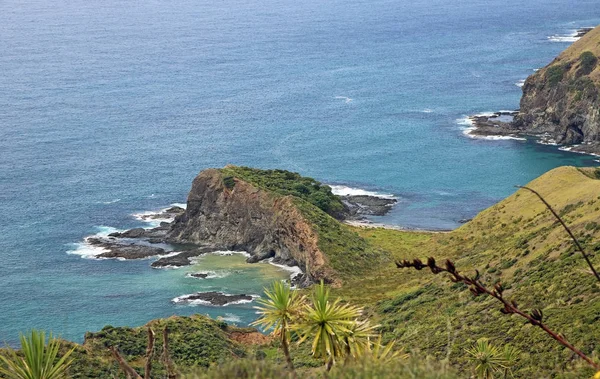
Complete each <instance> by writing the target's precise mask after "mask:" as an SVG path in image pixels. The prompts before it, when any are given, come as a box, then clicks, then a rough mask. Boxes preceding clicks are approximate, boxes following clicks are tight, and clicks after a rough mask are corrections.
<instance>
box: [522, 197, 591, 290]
mask: <svg viewBox="0 0 600 379" xmlns="http://www.w3.org/2000/svg"><path fill="white" fill-rule="evenodd" d="M515 187H517V188H522V189H525V190H527V191H529V192H532V193H533V194H534V195H536V196H537V197H538V198H539V199H540V200H541V201H542V203H544V205H545V206H546V208H548V209H549V210H550V212H552V214H553V215H554V217H556V219H557V220H558V222H560V224H561V225H562V226H563V228H564V229H565V230H566V231H567V233H569V236H570V237H571V239H572V240H573V242H574V243H575V246H576V247H577V250H579V252H581V255H583V257H584V258H585V261H586V262H587V264H588V266H590V269H591V270H592V272H593V273H594V276H595V277H596V279H598V281H599V282H600V275H598V272H597V271H596V269H595V268H594V265H593V264H592V262H591V261H590V258H589V257H588V255H587V254H586V252H585V250H583V247H582V246H581V244H580V243H579V241H578V240H577V238H575V235H574V234H573V232H571V229H569V227H568V226H567V224H565V222H564V221H563V220H562V218H561V217H560V216H559V215H558V213H556V211H555V210H554V209H553V208H552V207H551V206H550V204H548V202H547V201H546V200H545V199H544V198H543V197H542V195H540V194H539V192H537V191H536V190H533V189H531V188H529V187H524V186H515Z"/></svg>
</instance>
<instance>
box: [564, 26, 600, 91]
mask: <svg viewBox="0 0 600 379" xmlns="http://www.w3.org/2000/svg"><path fill="white" fill-rule="evenodd" d="M585 52H589V53H591V54H592V55H593V56H594V57H596V59H597V57H600V26H599V27H596V28H595V29H593V30H592V31H590V32H588V33H586V34H585V35H584V36H583V37H582V38H581V39H579V40H578V41H576V42H575V43H573V44H572V45H571V46H569V47H568V48H567V49H566V50H565V51H563V52H562V53H561V54H560V55H559V56H558V57H557V58H556V59H555V60H554V62H552V65H571V67H570V68H569V71H570V72H572V73H575V72H577V71H579V70H582V69H583V71H585V74H586V75H589V77H590V79H592V80H593V81H594V83H596V84H597V83H600V67H598V66H597V65H595V64H594V65H593V67H592V66H591V65H590V64H591V62H592V61H591V60H590V57H589V56H588V60H585V59H581V58H582V54H584V53H585ZM584 58H585V57H584ZM586 62H588V63H587V65H588V66H589V68H590V69H589V70H588V69H587V68H586Z"/></svg>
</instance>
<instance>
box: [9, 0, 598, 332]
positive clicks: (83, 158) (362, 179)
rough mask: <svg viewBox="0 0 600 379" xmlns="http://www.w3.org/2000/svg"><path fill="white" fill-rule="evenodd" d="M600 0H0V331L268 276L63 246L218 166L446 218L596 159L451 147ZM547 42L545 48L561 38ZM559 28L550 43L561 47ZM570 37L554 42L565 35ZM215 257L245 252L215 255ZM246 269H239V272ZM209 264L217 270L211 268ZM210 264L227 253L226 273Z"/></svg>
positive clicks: (246, 318) (81, 328)
mask: <svg viewBox="0 0 600 379" xmlns="http://www.w3.org/2000/svg"><path fill="white" fill-rule="evenodd" d="M598 10H599V5H598V3H597V1H572V2H565V1H541V0H532V1H528V2H527V4H522V1H516V0H508V1H503V2H492V1H478V0H466V1H461V2H459V3H457V2H447V1H441V0H433V1H421V2H407V1H386V0H370V1H353V2H347V1H339V0H332V1H327V2H323V1H315V0H308V1H302V2H292V1H287V0H265V1H262V2H256V1H248V0H238V1H231V0H224V1H220V2H212V1H211V2H209V1H204V0H195V1H187V0H182V1H179V2H169V1H152V0H151V1H144V2H140V1H128V2H125V1H117V0H106V1H103V2H90V1H81V0H73V1H68V2H48V1H43V0H20V1H15V0H8V1H3V2H0V51H1V52H2V54H0V214H1V215H2V221H1V222H0V288H1V291H2V294H1V296H0V340H4V341H7V342H9V343H14V341H15V340H16V338H17V336H18V332H19V331H24V330H27V329H28V328H32V327H37V328H45V329H51V330H53V331H54V332H55V333H57V334H61V335H63V336H64V337H67V338H71V339H74V340H79V341H80V340H81V339H82V336H83V333H84V332H85V331H86V330H97V329H100V328H101V327H102V326H103V325H105V324H112V325H140V324H143V323H144V322H146V321H148V320H150V319H152V318H156V317H163V316H169V315H171V314H190V313H193V312H200V313H209V314H211V315H212V316H225V317H228V318H229V319H230V320H237V321H236V322H238V323H241V324H245V323H248V322H250V321H251V320H252V318H253V317H254V314H253V310H252V308H251V306H252V304H239V305H231V306H229V307H224V308H214V307H205V306H196V307H190V306H179V305H174V304H172V303H171V301H170V300H171V299H172V298H174V297H176V296H180V295H183V294H187V293H191V292H194V291H199V290H203V289H205V288H219V289H220V290H222V291H225V292H228V293H251V294H259V293H260V288H261V287H262V286H263V285H264V284H265V283H267V282H268V281H270V280H272V279H276V278H281V277H282V275H287V274H286V273H285V272H282V271H281V270H278V269H277V268H275V267H267V266H260V269H259V268H258V267H259V266H256V267H252V266H250V267H246V268H244V269H240V270H242V271H243V273H237V274H235V273H234V274H232V275H231V276H229V277H227V279H226V278H221V279H219V278H214V279H211V280H207V281H201V280H198V279H192V278H186V277H185V273H186V271H185V269H183V270H152V269H150V267H149V264H150V261H136V262H120V261H108V260H104V261H95V260H90V259H82V258H81V257H80V256H78V255H72V254H67V253H66V252H67V251H68V250H71V249H73V248H74V245H73V244H76V243H79V242H81V240H82V238H83V237H85V236H88V235H91V234H95V233H97V232H99V231H100V229H99V228H100V227H101V226H105V227H114V228H118V229H124V228H129V227H134V226H140V225H141V224H140V222H139V221H137V220H136V219H134V218H133V216H132V214H134V213H138V212H143V211H148V210H157V209H160V208H163V207H166V206H168V205H169V204H171V203H174V202H184V201H185V197H186V193H187V191H188V190H189V187H190V184H191V181H192V179H193V178H194V176H195V175H196V174H197V173H198V172H199V171H200V170H202V169H204V168H207V167H216V166H217V167H218V166H223V165H224V164H227V163H234V164H243V165H249V166H257V167H264V168H271V167H278V168H285V169H289V170H295V171H299V172H301V173H303V174H305V175H309V176H313V177H316V178H318V179H320V180H322V181H325V182H327V183H332V184H342V185H346V186H351V187H357V188H364V189H369V190H374V191H382V192H386V193H393V194H395V195H396V196H397V197H398V198H399V199H400V203H399V205H398V206H397V207H396V208H395V209H394V211H393V212H392V213H391V214H390V215H388V216H386V217H385V218H383V219H382V220H380V221H383V222H387V223H393V224H399V225H403V226H409V227H418V228H437V229H447V228H453V227H456V226H457V225H458V220H460V219H463V218H469V217H472V216H473V215H474V214H476V213H477V212H478V211H480V210H481V209H483V208H485V207H487V206H489V205H491V204H493V203H494V202H496V201H497V200H499V199H501V198H503V197H505V196H507V195H509V194H510V193H512V192H513V190H514V189H513V185H515V184H524V183H526V182H528V181H529V180H531V179H533V178H535V177H536V176H538V175H540V174H541V173H543V172H545V171H547V170H549V169H551V168H553V167H556V166H560V165H566V164H568V165H590V164H595V162H594V161H593V159H591V158H590V157H586V156H583V155H577V154H570V153H563V152H559V151H557V150H556V149H555V148H553V147H549V146H542V145H538V144H535V143H524V142H522V141H484V140H474V139H470V138H466V137H465V136H464V135H463V134H462V129H461V128H462V126H461V125H460V124H459V122H457V120H460V119H461V118H464V117H465V116H466V115H468V114H473V113H478V112H485V111H496V110H500V109H515V108H517V107H518V103H519V97H520V88H519V87H518V86H517V85H516V84H517V83H518V82H519V81H520V80H523V79H525V78H526V77H527V76H528V75H529V74H531V73H532V72H533V70H534V69H535V68H538V67H542V66H544V65H545V64H547V63H548V62H549V61H550V60H551V59H552V58H553V57H554V56H555V55H556V54H558V53H559V52H560V51H561V50H562V49H564V48H566V47H567V46H568V42H554V41H553V40H551V39H549V38H548V37H550V36H556V35H565V36H566V35H568V34H569V33H571V30H572V29H575V28H577V27H582V26H589V25H596V24H598V23H600V18H598V17H595V16H594V15H598V14H599V12H598ZM554 40H557V38H554ZM558 40H560V38H558ZM563 40H568V38H563ZM215 259H217V261H219V259H220V262H222V265H223V269H226V268H227V267H228V266H229V265H232V264H237V263H235V262H237V261H232V260H233V259H239V257H237V258H234V257H233V256H232V257H215ZM238 263H239V262H238ZM211 264H213V265H216V264H217V263H216V262H212V263H211ZM219 264H221V263H219Z"/></svg>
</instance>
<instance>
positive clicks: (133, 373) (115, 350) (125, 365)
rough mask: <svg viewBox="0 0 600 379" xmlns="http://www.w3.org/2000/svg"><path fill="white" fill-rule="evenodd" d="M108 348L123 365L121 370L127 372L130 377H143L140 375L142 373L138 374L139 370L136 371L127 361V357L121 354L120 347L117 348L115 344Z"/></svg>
mask: <svg viewBox="0 0 600 379" xmlns="http://www.w3.org/2000/svg"><path fill="white" fill-rule="evenodd" d="M108 349H109V350H110V352H111V353H112V355H113V357H114V358H115V360H116V361H117V362H118V363H119V366H121V370H123V372H124V373H125V375H127V377H128V378H135V379H142V377H141V376H140V374H138V373H137V371H135V370H134V369H133V368H132V367H131V366H130V365H129V364H128V363H127V361H125V359H124V358H123V357H122V356H121V354H120V353H119V349H118V348H116V347H114V346H111V347H109V348H108Z"/></svg>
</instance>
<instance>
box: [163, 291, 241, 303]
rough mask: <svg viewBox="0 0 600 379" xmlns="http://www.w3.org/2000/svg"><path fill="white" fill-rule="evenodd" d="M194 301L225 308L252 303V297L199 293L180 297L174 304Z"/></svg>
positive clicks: (213, 292)
mask: <svg viewBox="0 0 600 379" xmlns="http://www.w3.org/2000/svg"><path fill="white" fill-rule="evenodd" d="M194 300H201V301H206V302H209V303H210V304H212V305H218V306H223V305H227V304H231V303H234V302H239V301H252V296H250V295H246V294H242V295H226V294H224V293H221V292H215V291H212V292H198V293H194V294H191V295H185V296H180V297H178V298H176V299H174V300H173V302H174V303H187V302H191V301H194Z"/></svg>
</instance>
